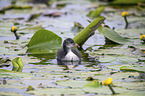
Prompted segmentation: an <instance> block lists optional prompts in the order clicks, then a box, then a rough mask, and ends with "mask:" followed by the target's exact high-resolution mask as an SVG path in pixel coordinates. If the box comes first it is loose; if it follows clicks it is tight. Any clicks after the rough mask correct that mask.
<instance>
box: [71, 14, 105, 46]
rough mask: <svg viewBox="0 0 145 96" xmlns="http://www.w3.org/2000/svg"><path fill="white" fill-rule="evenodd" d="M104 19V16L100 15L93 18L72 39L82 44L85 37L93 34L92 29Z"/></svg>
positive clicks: (85, 39)
mask: <svg viewBox="0 0 145 96" xmlns="http://www.w3.org/2000/svg"><path fill="white" fill-rule="evenodd" d="M104 20H105V17H103V16H100V17H97V18H96V19H94V20H93V21H92V22H91V23H90V24H89V25H88V26H87V27H86V28H85V29H83V30H82V31H81V32H80V33H79V34H78V35H76V36H75V37H74V38H73V40H74V41H75V42H76V43H77V44H78V45H80V46H82V45H83V44H84V43H85V42H86V41H87V39H88V38H89V37H90V36H92V35H93V34H94V31H95V30H96V29H97V28H98V27H99V26H100V24H101V23H102V22H103V21H104Z"/></svg>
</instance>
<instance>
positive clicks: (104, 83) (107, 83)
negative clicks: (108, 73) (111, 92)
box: [102, 78, 113, 85]
mask: <svg viewBox="0 0 145 96" xmlns="http://www.w3.org/2000/svg"><path fill="white" fill-rule="evenodd" d="M112 81H113V79H112V78H108V79H107V80H106V81H103V82H102V84H103V85H110V84H111V83H112Z"/></svg>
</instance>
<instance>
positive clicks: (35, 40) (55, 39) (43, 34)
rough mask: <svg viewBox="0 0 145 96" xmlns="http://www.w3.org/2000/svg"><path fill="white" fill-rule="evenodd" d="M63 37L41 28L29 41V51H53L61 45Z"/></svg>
mask: <svg viewBox="0 0 145 96" xmlns="http://www.w3.org/2000/svg"><path fill="white" fill-rule="evenodd" d="M61 43H62V39H61V37H59V36H58V35H56V34H55V33H53V32H51V31H48V30H45V29H40V30H38V31H37V32H36V33H35V34H34V35H33V36H32V38H31V40H30V42H29V43H28V50H27V51H28V52H30V53H33V54H44V53H53V52H55V51H56V49H58V48H59V47H60V46H61Z"/></svg>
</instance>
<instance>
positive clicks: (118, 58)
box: [99, 56, 138, 63]
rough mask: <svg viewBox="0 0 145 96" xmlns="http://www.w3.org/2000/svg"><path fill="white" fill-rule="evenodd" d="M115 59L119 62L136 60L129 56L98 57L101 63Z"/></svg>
mask: <svg viewBox="0 0 145 96" xmlns="http://www.w3.org/2000/svg"><path fill="white" fill-rule="evenodd" d="M117 60H118V61H119V62H121V63H133V62H137V61H138V59H137V58H134V57H129V56H105V57H102V58H99V61H100V62H102V63H105V62H113V61H117Z"/></svg>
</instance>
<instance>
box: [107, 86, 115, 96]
mask: <svg viewBox="0 0 145 96" xmlns="http://www.w3.org/2000/svg"><path fill="white" fill-rule="evenodd" d="M108 87H109V89H110V90H111V91H112V94H115V91H114V90H113V88H112V86H111V85H108Z"/></svg>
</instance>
